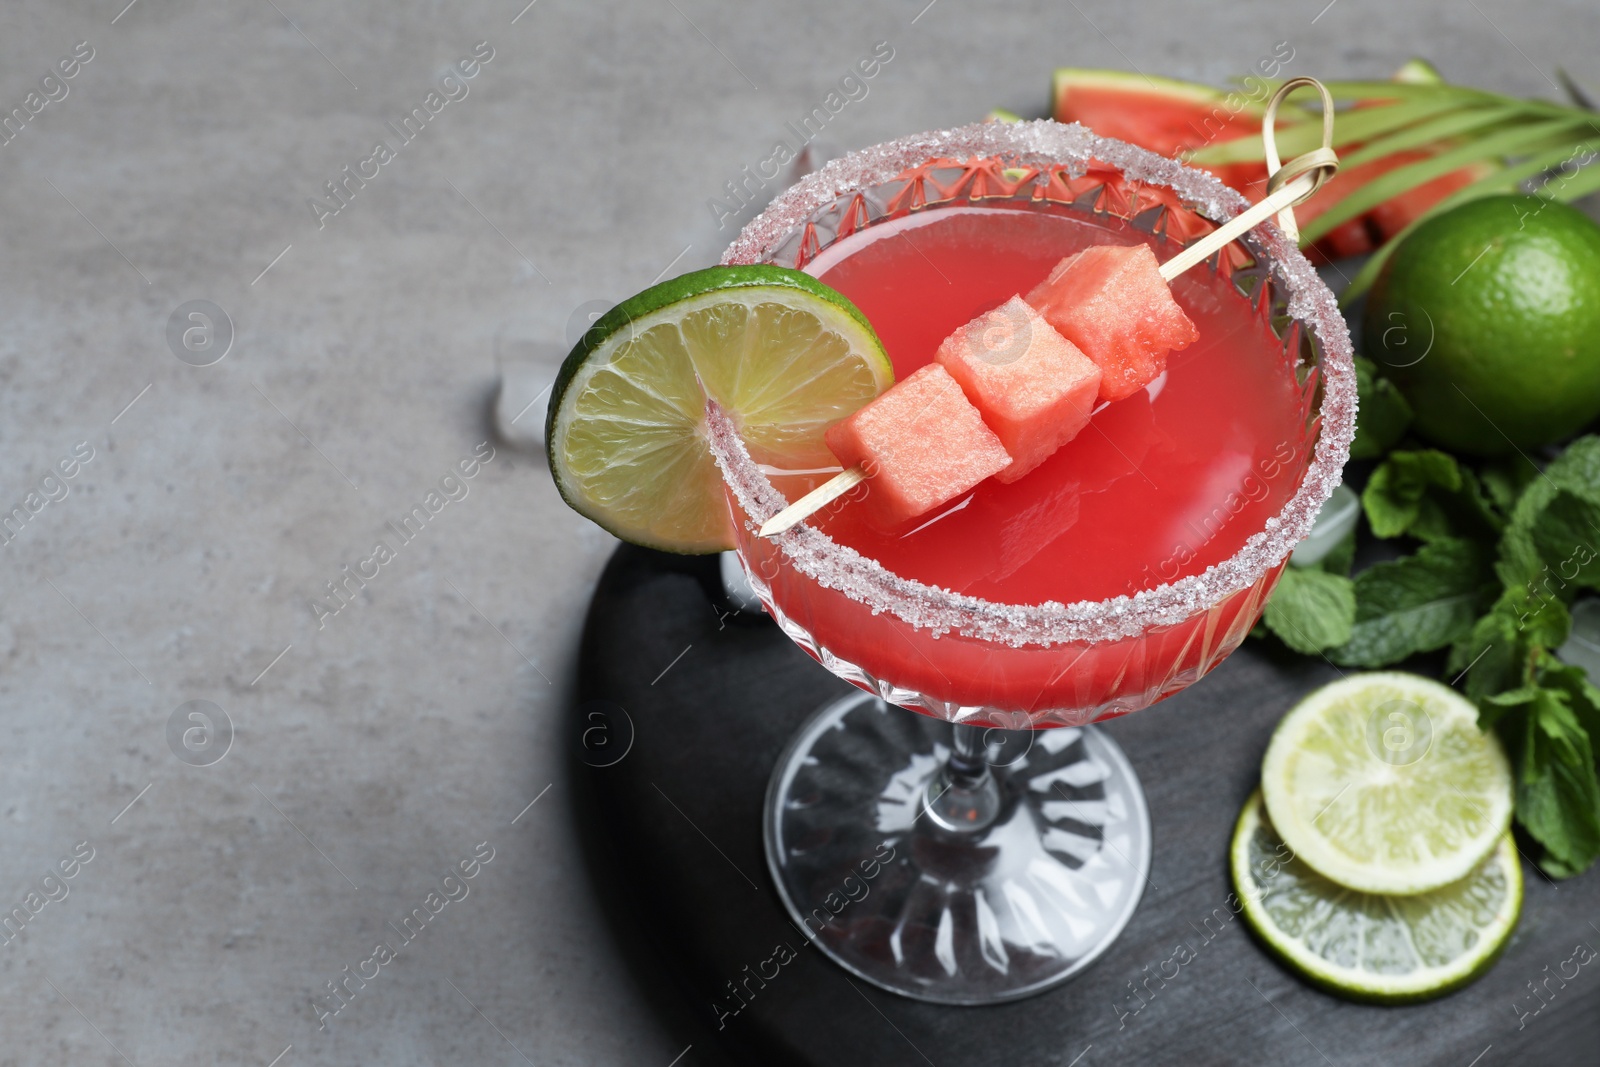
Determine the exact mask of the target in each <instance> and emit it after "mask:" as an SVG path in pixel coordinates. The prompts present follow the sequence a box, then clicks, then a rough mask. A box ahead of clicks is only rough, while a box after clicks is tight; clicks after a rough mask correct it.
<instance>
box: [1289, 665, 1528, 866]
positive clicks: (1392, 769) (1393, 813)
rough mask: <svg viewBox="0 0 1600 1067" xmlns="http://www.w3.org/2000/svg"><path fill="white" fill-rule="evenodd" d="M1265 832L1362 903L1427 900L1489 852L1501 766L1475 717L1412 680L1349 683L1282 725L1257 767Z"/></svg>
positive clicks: (1503, 820)
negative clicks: (1373, 897) (1368, 896)
mask: <svg viewBox="0 0 1600 1067" xmlns="http://www.w3.org/2000/svg"><path fill="white" fill-rule="evenodd" d="M1261 791H1262V795H1263V796H1264V797H1265V798H1266V804H1267V810H1268V811H1269V812H1271V813H1272V823H1273V825H1274V826H1276V827H1277V828H1278V832H1279V833H1280V834H1282V835H1283V839H1284V840H1285V841H1286V842H1288V844H1289V847H1290V848H1292V849H1293V850H1294V851H1295V854H1296V855H1298V856H1299V857H1300V859H1302V860H1304V861H1305V862H1306V863H1308V864H1310V865H1311V866H1312V867H1313V868H1315V869H1316V870H1317V871H1318V872H1320V873H1321V874H1323V875H1324V876H1326V877H1328V878H1331V879H1333V880H1334V881H1335V882H1338V883H1339V884H1340V885H1344V886H1348V887H1349V888H1351V889H1359V890H1361V891H1362V892H1366V893H1426V892H1428V891H1429V890H1433V889H1438V888H1439V887H1441V886H1445V885H1449V884H1450V883H1452V882H1456V881H1459V880H1460V879H1462V878H1465V877H1466V876H1467V873H1468V872H1469V871H1471V870H1472V869H1473V868H1474V867H1476V866H1478V864H1479V863H1480V862H1481V861H1482V860H1483V859H1484V857H1486V856H1487V855H1489V853H1490V852H1491V851H1493V850H1494V847H1495V845H1496V843H1498V842H1499V840H1500V838H1501V837H1502V836H1503V835H1504V834H1505V832H1506V829H1507V828H1508V827H1509V826H1510V824H1511V767H1510V765H1509V764H1508V763H1507V762H1506V756H1505V752H1504V750H1503V749H1501V747H1500V742H1499V741H1498V740H1497V739H1496V738H1495V736H1494V735H1493V734H1492V733H1485V732H1484V731H1482V730H1480V729H1479V728H1478V710H1477V708H1475V707H1473V705H1472V703H1471V702H1470V701H1468V700H1467V699H1465V698H1464V697H1462V696H1460V695H1459V694H1457V693H1456V692H1455V691H1454V690H1452V689H1449V688H1446V687H1445V686H1443V685H1440V684H1439V683H1438V682H1435V681H1431V680H1429V679H1427V678H1422V677H1419V676H1417V675H1414V674H1401V673H1399V672H1390V671H1383V672H1375V673H1370V674H1353V675H1350V676H1349V677H1347V678H1345V679H1343V680H1341V681H1337V682H1334V683H1332V684H1330V685H1325V686H1323V687H1322V688H1321V689H1318V690H1317V691H1316V692H1314V693H1312V694H1311V695H1310V696H1308V697H1306V698H1305V699H1304V700H1302V701H1301V702H1300V703H1299V704H1298V705H1297V706H1296V707H1295V708H1294V709H1293V710H1291V711H1290V712H1289V714H1288V715H1285V716H1284V718H1283V722H1281V723H1279V724H1278V729H1277V731H1276V732H1275V733H1274V734H1273V735H1272V742H1271V743H1270V744H1269V745H1268V746H1267V755H1266V758H1265V759H1264V760H1263V761H1262V764H1261Z"/></svg>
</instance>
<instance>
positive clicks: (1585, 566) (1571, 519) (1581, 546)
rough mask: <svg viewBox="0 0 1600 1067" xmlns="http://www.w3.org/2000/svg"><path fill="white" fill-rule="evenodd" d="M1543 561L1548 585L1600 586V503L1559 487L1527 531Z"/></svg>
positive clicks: (1544, 576)
mask: <svg viewBox="0 0 1600 1067" xmlns="http://www.w3.org/2000/svg"><path fill="white" fill-rule="evenodd" d="M1528 534H1529V536H1530V537H1531V538H1532V540H1533V547H1534V549H1535V550H1536V551H1537V552H1538V553H1539V558H1540V559H1541V560H1543V561H1544V573H1543V575H1542V577H1543V578H1544V579H1545V584H1546V585H1548V584H1549V583H1550V582H1554V583H1555V584H1556V586H1557V587H1558V588H1565V586H1566V585H1567V583H1569V582H1570V583H1572V584H1573V585H1580V586H1587V587H1588V588H1590V589H1600V552H1597V551H1596V550H1595V547H1594V546H1595V544H1596V543H1597V542H1600V504H1596V503H1594V502H1592V501H1589V500H1585V499H1584V498H1583V497H1581V496H1578V495H1577V494H1576V493H1573V492H1572V491H1571V490H1568V489H1561V490H1558V491H1557V492H1556V493H1555V495H1554V496H1552V497H1551V498H1550V502H1549V503H1547V504H1546V505H1545V506H1544V508H1543V509H1542V510H1541V511H1539V513H1538V514H1537V515H1536V516H1535V517H1534V518H1533V519H1532V525H1531V527H1530V529H1529V531H1528Z"/></svg>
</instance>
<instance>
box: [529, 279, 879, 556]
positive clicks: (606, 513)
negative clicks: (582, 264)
mask: <svg viewBox="0 0 1600 1067" xmlns="http://www.w3.org/2000/svg"><path fill="white" fill-rule="evenodd" d="M893 382H894V368H893V366H892V365H891V364H890V362H889V357H888V355H887V354H886V353H885V352H884V350H883V345H882V344H881V343H879V341H878V337H877V335H876V334H875V333H873V332H872V327H871V325H870V324H868V322H867V320H866V317H865V316H864V315H862V314H861V312H860V311H858V310H856V307H855V305H854V304H852V303H850V301H849V300H847V299H845V298H844V296H842V295H841V294H839V293H837V292H835V291H834V290H832V289H830V288H828V287H827V286H825V285H823V284H822V283H821V282H819V281H817V280H816V279H814V278H812V277H810V276H809V275H806V274H802V273H800V272H799V271H794V270H786V269H784V268H782V267H771V266H761V265H755V266H737V267H712V268H710V269H708V270H702V271H695V272H694V273H692V274H685V275H684V276H683V277H681V278H674V279H673V280H671V281H668V282H662V283H661V284H660V285H657V286H653V287H652V288H649V289H646V290H645V291H644V292H642V293H640V294H639V295H637V296H634V297H631V298H630V299H628V300H625V301H623V302H622V303H620V304H618V305H617V306H616V307H614V308H612V309H611V310H610V311H608V312H607V313H606V314H605V315H603V316H601V317H600V319H599V321H597V322H596V323H595V324H594V326H592V327H591V328H590V329H589V330H588V332H587V333H585V334H584V336H583V339H582V340H581V341H579V342H578V345H577V347H575V348H574V349H573V350H572V354H571V355H569V356H568V357H567V360H566V362H565V363H563V364H562V366H561V373H560V374H559V375H557V377H556V383H555V387H554V388H553V389H552V390H551V395H550V412H549V416H548V421H547V422H546V426H545V429H546V433H545V440H546V441H547V442H548V445H547V447H548V451H549V456H550V470H551V471H552V472H553V473H554V475H555V479H556V486H557V488H559V489H560V491H561V495H562V497H563V498H564V499H565V500H566V502H567V503H568V504H570V505H572V507H573V508H574V509H576V510H577V511H578V512H579V513H580V514H582V515H584V516H586V517H588V518H590V519H592V520H594V521H595V522H597V523H599V524H600V525H601V526H603V527H605V528H606V529H607V530H609V531H610V532H611V533H613V534H615V535H617V536H618V537H620V538H622V539H623V540H625V541H632V542H633V543H634V544H639V545H645V546H647V547H650V548H658V549H662V550H664V551H667V552H716V551H720V550H722V549H727V548H732V547H733V528H732V525H731V519H730V518H729V514H728V505H727V503H726V502H725V498H724V495H723V489H722V478H721V475H720V474H719V473H718V471H717V468H716V464H715V463H714V462H713V460H712V458H711V453H710V451H709V450H708V448H707V445H706V437H705V407H706V397H707V396H710V397H711V398H713V399H715V400H716V401H717V403H718V404H720V405H721V406H722V408H723V409H724V410H725V411H727V412H728V414H729V415H730V417H731V418H732V419H733V420H734V422H735V424H736V425H737V426H738V428H739V432H740V435H741V436H742V437H743V439H744V442H745V444H746V445H747V446H748V447H749V449H750V453H751V456H752V457H753V458H754V459H755V460H756V461H757V462H758V463H766V464H770V465H772V466H774V467H779V468H782V469H785V470H807V469H816V468H819V467H828V466H832V465H836V464H837V462H838V461H837V460H835V459H834V458H833V454H832V453H831V452H829V451H828V448H827V445H826V444H824V442H823V439H822V435H823V431H825V430H826V429H827V428H828V427H829V426H830V425H832V424H833V423H834V422H837V421H838V420H839V419H842V418H844V417H845V416H846V415H849V414H850V413H852V412H854V411H855V410H856V409H857V408H859V407H861V406H862V405H863V404H865V403H866V402H867V401H869V400H871V399H872V398H873V397H875V396H877V395H878V394H879V393H881V392H883V390H885V389H887V388H888V387H889V386H890V385H891V384H893Z"/></svg>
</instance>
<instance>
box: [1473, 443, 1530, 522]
mask: <svg viewBox="0 0 1600 1067" xmlns="http://www.w3.org/2000/svg"><path fill="white" fill-rule="evenodd" d="M1538 477H1539V468H1538V467H1535V466H1534V465H1533V463H1532V462H1530V461H1529V460H1527V459H1524V458H1523V457H1522V456H1511V457H1510V458H1508V459H1501V460H1491V461H1490V462H1488V463H1485V464H1484V465H1483V466H1482V467H1480V468H1479V469H1478V478H1479V480H1480V481H1482V482H1483V488H1484V492H1485V493H1487V494H1488V497H1489V500H1490V501H1491V502H1492V503H1493V504H1494V506H1495V508H1496V510H1498V511H1499V512H1500V513H1501V514H1502V515H1510V514H1511V509H1512V508H1514V507H1515V506H1516V504H1517V498H1518V497H1520V496H1521V495H1522V491H1523V490H1524V489H1526V488H1527V487H1528V483H1529V482H1532V481H1534V480H1535V479H1537V478H1538Z"/></svg>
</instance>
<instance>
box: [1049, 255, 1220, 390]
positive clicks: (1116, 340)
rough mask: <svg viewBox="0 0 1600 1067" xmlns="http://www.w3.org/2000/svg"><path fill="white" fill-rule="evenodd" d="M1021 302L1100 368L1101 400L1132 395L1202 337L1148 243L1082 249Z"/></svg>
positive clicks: (1062, 263)
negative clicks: (1171, 358) (1173, 354)
mask: <svg viewBox="0 0 1600 1067" xmlns="http://www.w3.org/2000/svg"><path fill="white" fill-rule="evenodd" d="M1026 299H1027V301H1028V303H1029V304H1031V305H1033V307H1034V308H1035V309H1036V310H1037V311H1038V312H1039V314H1041V315H1043V316H1044V318H1045V321H1046V322H1048V323H1049V324H1050V325H1051V326H1054V327H1055V328H1056V329H1057V330H1058V331H1060V333H1061V335H1062V336H1063V337H1065V338H1066V339H1067V340H1069V341H1071V342H1072V343H1073V344H1075V345H1077V346H1078V348H1079V349H1081V350H1082V351H1083V354H1084V355H1086V356H1088V357H1089V358H1090V359H1092V360H1094V362H1095V363H1097V364H1099V366H1100V371H1101V379H1100V399H1101V400H1108V401H1112V400H1121V399H1123V398H1124V397H1128V396H1132V395H1133V394H1134V393H1137V392H1138V391H1139V390H1140V389H1143V388H1144V387H1145V386H1147V385H1149V384H1150V383H1151V382H1153V381H1155V379H1156V378H1157V377H1159V376H1160V374H1161V372H1162V371H1163V370H1165V369H1166V366H1167V353H1168V352H1169V351H1171V350H1173V349H1175V348H1183V347H1185V346H1186V345H1188V344H1189V343H1190V342H1192V341H1194V340H1195V339H1196V338H1197V337H1199V336H1200V331H1199V330H1197V329H1195V325H1194V323H1193V322H1191V321H1189V316H1187V315H1185V314H1184V313H1183V309H1182V308H1180V307H1179V306H1178V302H1177V301H1176V300H1174V299H1173V298H1172V291H1171V289H1169V288H1168V287H1167V281H1166V279H1165V278H1163V277H1161V269H1160V266H1159V265H1158V264H1157V263H1156V256H1155V253H1154V252H1152V251H1151V250H1150V246H1149V245H1142V244H1139V245H1096V246H1094V247H1092V248H1086V249H1084V250H1083V251H1082V252H1079V253H1078V254H1077V255H1074V256H1068V257H1067V258H1066V259H1063V260H1062V261H1061V262H1060V263H1058V264H1056V268H1055V269H1054V270H1053V271H1051V272H1050V277H1048V278H1046V279H1045V280H1044V281H1042V282H1040V283H1039V285H1038V286H1037V287H1035V288H1034V290H1033V291H1032V292H1030V293H1029V294H1028V295H1027V298H1026Z"/></svg>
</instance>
